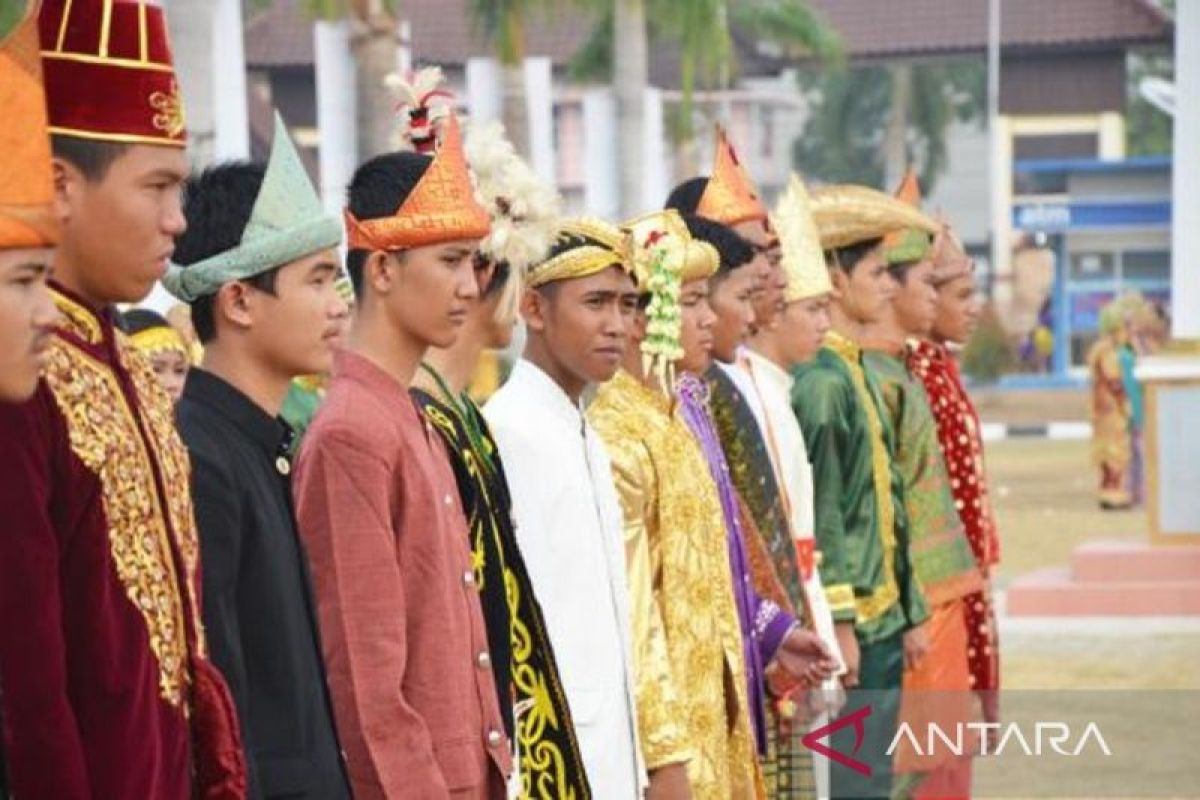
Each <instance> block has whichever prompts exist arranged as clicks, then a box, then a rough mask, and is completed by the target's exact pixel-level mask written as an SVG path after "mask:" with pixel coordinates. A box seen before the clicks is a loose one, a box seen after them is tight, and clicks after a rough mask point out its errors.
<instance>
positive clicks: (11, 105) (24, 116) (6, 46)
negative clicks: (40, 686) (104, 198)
mask: <svg viewBox="0 0 1200 800" xmlns="http://www.w3.org/2000/svg"><path fill="white" fill-rule="evenodd" d="M36 11H37V3H35V2H33V1H32V0H26V2H20V3H14V4H13V5H12V7H11V8H9V9H6V10H5V12H4V16H3V17H0V107H3V108H4V109H5V110H6V111H7V113H8V114H9V119H8V120H7V121H6V122H5V124H4V125H3V126H0V403H19V402H22V401H25V400H28V399H29V398H30V396H32V395H33V392H34V390H35V389H36V388H37V381H38V375H39V373H40V371H41V369H42V367H43V366H44V365H45V362H46V355H47V354H46V346H47V345H48V344H49V339H50V334H51V332H52V326H53V324H54V322H55V321H56V320H57V318H58V312H57V311H56V310H55V308H54V301H53V300H52V299H51V297H50V293H49V292H48V291H47V289H46V279H47V276H48V275H49V271H50V262H51V260H52V259H53V257H54V251H53V249H52V248H53V247H54V245H55V244H57V243H58V219H57V218H56V217H55V215H54V206H53V203H54V180H53V176H52V174H51V171H50V136H49V134H48V133H47V131H46V98H45V94H44V92H43V91H42V66H41V56H40V54H39V53H38V35H37V13H36ZM2 769H3V763H2V762H0V770H2Z"/></svg>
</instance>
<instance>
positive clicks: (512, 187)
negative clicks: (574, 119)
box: [465, 120, 560, 319]
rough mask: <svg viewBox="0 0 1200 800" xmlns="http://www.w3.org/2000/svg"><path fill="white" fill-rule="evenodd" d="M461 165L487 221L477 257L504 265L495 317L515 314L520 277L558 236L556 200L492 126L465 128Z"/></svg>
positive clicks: (501, 132) (501, 130)
mask: <svg viewBox="0 0 1200 800" xmlns="http://www.w3.org/2000/svg"><path fill="white" fill-rule="evenodd" d="M465 147H466V152H467V163H468V164H470V166H471V171H472V172H473V173H474V174H475V196H476V198H477V199H478V200H479V202H480V203H481V204H482V205H483V207H484V208H486V209H487V211H488V214H489V215H490V216H491V218H492V229H491V232H490V233H488V235H487V237H486V238H484V240H483V241H482V242H481V243H480V245H479V252H480V253H482V254H483V255H484V256H486V257H487V258H488V260H489V261H492V262H493V263H496V264H499V263H506V264H508V266H509V277H508V284H507V285H506V286H505V289H504V296H503V298H502V299H501V301H500V304H499V306H498V307H497V309H496V315H497V317H498V318H501V319H503V318H506V317H510V316H513V315H515V313H516V305H517V300H518V298H519V297H520V293H521V288H522V286H523V280H522V278H523V276H524V274H525V272H526V271H527V270H528V269H529V268H530V267H531V266H533V265H534V264H537V263H538V262H540V261H542V260H543V259H545V258H546V254H547V253H549V252H550V248H551V247H553V246H554V241H555V239H556V237H557V236H558V227H559V215H560V199H559V196H558V192H556V191H555V190H554V188H553V187H551V186H549V185H547V184H546V183H545V182H544V181H542V179H541V178H539V177H538V175H537V173H535V172H534V171H533V168H532V167H530V166H529V164H527V163H526V162H525V160H524V159H522V158H521V157H520V156H519V155H518V154H517V151H516V149H515V148H514V147H513V145H512V142H510V141H509V140H508V137H506V136H505V134H504V126H503V125H501V124H500V123H499V122H496V121H494V120H493V121H489V122H481V123H471V124H469V125H468V126H467V134H466V144H465Z"/></svg>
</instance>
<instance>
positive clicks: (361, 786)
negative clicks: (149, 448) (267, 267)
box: [295, 351, 511, 800]
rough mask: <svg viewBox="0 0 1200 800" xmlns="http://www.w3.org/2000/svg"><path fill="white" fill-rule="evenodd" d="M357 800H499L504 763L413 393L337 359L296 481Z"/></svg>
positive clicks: (458, 520)
mask: <svg viewBox="0 0 1200 800" xmlns="http://www.w3.org/2000/svg"><path fill="white" fill-rule="evenodd" d="M295 493H296V514H297V520H298V523H299V526H300V532H301V536H302V538H303V539H304V542H305V545H306V546H307V549H308V554H309V558H310V561H311V564H312V572H313V581H314V584H315V589H316V597H317V607H318V609H319V616H320V622H321V630H322V635H323V638H324V649H325V660H326V665H327V669H328V675H329V683H330V690H331V692H332V695H333V705H334V712H335V715H336V717H337V722H338V730H339V733H340V734H341V740H342V743H343V745H344V747H345V749H346V761H347V765H348V768H349V773H350V782H351V786H352V788H353V791H354V796H355V797H356V798H358V799H359V800H366V799H369V798H396V797H422V798H426V797H447V796H450V795H451V794H453V795H454V796H455V797H472V798H503V797H504V796H505V785H504V781H505V776H507V775H508V773H509V771H510V769H511V763H510V761H511V759H510V750H509V744H508V740H507V737H506V736H505V735H504V725H503V723H502V721H501V718H500V710H499V704H498V702H497V700H496V689H495V684H494V682H493V680H492V676H491V673H490V654H489V653H488V652H487V633H486V630H485V628H484V623H483V615H482V612H481V610H480V605H479V602H480V601H479V590H478V587H477V585H476V584H475V580H474V571H473V569H472V565H471V553H470V546H469V536H468V535H467V523H466V519H465V517H464V515H463V512H462V508H461V506H460V503H459V499H458V489H457V487H456V484H455V482H454V473H453V472H452V471H451V468H450V463H449V460H448V458H447V455H446V452H445V450H444V449H443V445H442V442H441V439H440V438H439V437H438V435H437V433H436V432H435V431H433V430H432V429H431V427H430V425H429V423H428V422H427V421H426V420H425V418H424V417H423V416H422V415H421V413H420V412H419V411H418V409H417V407H416V404H415V403H414V402H413V400H412V398H411V397H410V396H409V394H408V392H407V391H406V390H405V388H404V387H403V386H402V385H401V384H400V383H399V382H398V381H396V380H395V379H394V378H392V377H391V376H390V375H388V374H387V373H386V372H384V371H383V370H382V369H380V368H379V367H378V366H376V365H375V364H374V363H372V362H371V361H369V360H367V359H366V358H363V357H362V356H360V355H357V354H355V353H353V352H348V351H347V352H343V353H341V354H339V355H338V357H337V361H336V362H335V366H334V376H333V380H332V381H331V383H330V386H329V391H328V394H327V395H326V398H325V403H324V406H323V408H322V409H321V410H320V411H319V412H318V413H317V416H316V419H315V420H314V421H313V425H312V427H311V428H310V429H309V431H308V434H307V435H306V437H305V440H304V445H303V447H302V449H301V452H300V457H299V461H298V466H297V472H296V481H295Z"/></svg>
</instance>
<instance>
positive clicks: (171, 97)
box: [149, 81, 183, 139]
mask: <svg viewBox="0 0 1200 800" xmlns="http://www.w3.org/2000/svg"><path fill="white" fill-rule="evenodd" d="M149 102H150V107H151V108H153V109H154V110H155V111H157V112H158V113H157V114H155V115H154V119H152V120H151V123H152V124H153V125H154V127H155V128H157V129H158V130H160V131H163V132H164V133H166V134H167V136H170V137H171V138H172V139H175V138H178V137H179V136H180V135H181V134H182V133H183V99H182V98H181V97H180V96H179V84H178V83H177V82H176V81H171V89H170V91H167V92H154V93H153V94H152V95H150V98H149Z"/></svg>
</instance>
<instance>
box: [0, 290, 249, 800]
mask: <svg viewBox="0 0 1200 800" xmlns="http://www.w3.org/2000/svg"><path fill="white" fill-rule="evenodd" d="M55 301H56V304H57V305H58V307H59V310H60V312H62V314H63V321H62V323H61V324H60V326H59V327H58V328H57V329H56V331H55V333H54V336H53V337H52V340H51V346H50V355H49V362H48V364H47V367H46V370H45V378H44V379H43V380H42V382H41V383H40V384H39V385H38V389H37V392H36V394H35V395H34V397H33V398H32V399H31V400H29V401H28V402H26V403H22V404H19V405H10V404H5V403H0V443H2V447H3V452H4V458H3V459H0V508H2V509H3V514H4V517H3V520H4V522H3V526H2V527H0V621H2V624H0V691H2V692H3V718H4V734H5V751H6V757H7V759H8V766H9V780H10V786H9V789H10V791H11V792H12V793H13V794H14V796H16V797H22V798H24V797H29V798H54V800H74V798H104V800H126V799H128V800H145V798H151V797H152V798H156V799H157V798H164V800H170V799H172V798H177V799H178V800H187V798H190V797H192V796H193V788H194V786H193V784H194V783H199V782H201V781H200V780H199V779H194V777H193V775H194V771H195V773H197V774H201V775H205V776H214V775H216V774H217V773H218V772H220V770H221V769H222V767H220V766H219V765H214V763H213V761H212V760H211V759H209V758H208V757H207V753H210V752H211V751H206V750H204V749H203V748H202V747H201V745H202V744H203V743H206V742H208V743H211V741H212V740H211V738H210V737H211V736H212V735H214V734H215V735H216V736H217V737H218V738H220V740H221V742H220V743H221V744H222V746H224V747H225V748H226V752H227V753H229V754H232V753H234V752H240V749H241V746H240V743H238V742H237V731H236V723H235V722H234V721H233V719H232V716H231V707H230V705H229V703H230V701H229V697H228V693H227V689H226V688H225V686H224V683H223V681H222V680H221V679H220V677H219V676H217V675H216V673H215V671H214V669H213V667H212V666H211V664H210V663H209V662H208V661H207V659H206V658H205V653H204V650H205V644H204V636H203V629H202V626H201V625H200V623H199V619H198V616H197V609H198V607H199V606H198V600H199V598H198V597H197V589H196V586H197V575H196V572H197V567H198V565H197V559H198V552H197V549H198V548H197V543H196V531H195V525H194V522H193V518H192V501H191V494H190V492H189V490H188V472H189V464H188V459H187V453H186V451H185V450H184V448H183V445H182V443H181V442H180V440H179V437H178V435H177V434H176V432H175V426H174V418H173V414H172V405H171V400H170V398H169V397H167V395H166V393H165V392H164V391H163V390H162V389H161V388H160V387H159V385H158V383H157V381H156V380H155V377H154V374H153V372H152V371H151V369H150V366H149V364H148V363H146V361H145V360H144V359H143V358H142V356H141V355H139V354H138V353H136V352H135V351H134V350H133V349H132V348H131V347H130V345H129V344H128V342H127V340H126V339H125V337H124V335H123V334H121V333H119V332H118V331H116V330H115V329H114V328H113V325H112V323H111V322H110V320H109V316H108V314H107V313H106V312H100V313H97V312H95V311H93V310H92V309H90V308H88V307H86V306H85V305H84V304H83V303H82V302H79V301H77V300H74V299H72V298H71V297H70V296H69V295H68V293H67V292H65V291H64V290H61V289H57V288H56V291H55ZM201 673H202V674H201ZM210 701H211V702H210ZM224 725H231V726H232V728H221V729H218V728H220V726H224ZM235 758H236V757H235ZM226 766H229V767H231V768H232V769H233V770H235V771H236V772H237V773H238V774H236V775H234V776H232V779H231V783H229V784H227V786H229V787H232V788H231V789H230V791H231V792H232V794H226V795H222V796H240V794H241V791H243V790H244V785H245V775H244V765H243V764H240V763H238V764H232V763H231V764H228V765H226ZM214 770H215V771H214ZM238 787H240V789H239V788H238ZM195 788H196V790H197V791H198V792H199V793H200V795H201V796H206V795H204V791H205V788H206V787H200V786H197V787H195ZM207 788H211V785H209V786H208V787H207Z"/></svg>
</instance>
